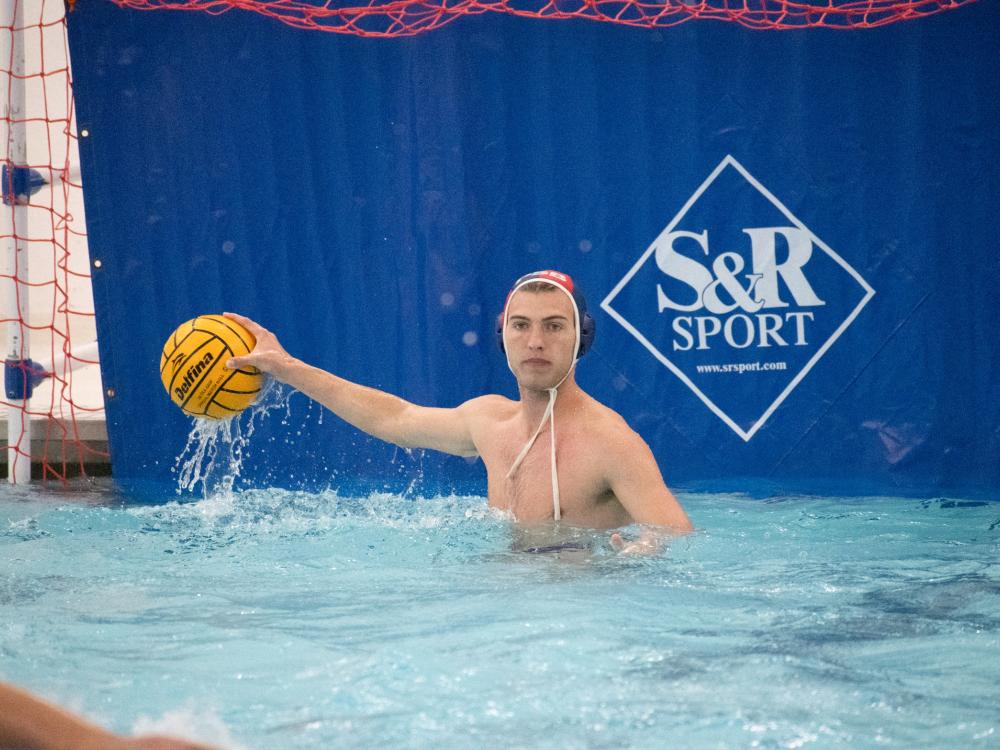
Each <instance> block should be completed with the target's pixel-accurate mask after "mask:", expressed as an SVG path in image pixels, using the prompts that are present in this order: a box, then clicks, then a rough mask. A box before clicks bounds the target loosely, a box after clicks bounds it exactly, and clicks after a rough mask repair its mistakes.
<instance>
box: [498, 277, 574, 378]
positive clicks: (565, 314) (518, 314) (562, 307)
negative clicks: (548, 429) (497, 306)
mask: <svg viewBox="0 0 1000 750" xmlns="http://www.w3.org/2000/svg"><path fill="white" fill-rule="evenodd" d="M507 309H508V314H507V330H506V348H507V358H508V360H509V362H510V366H511V369H512V370H513V371H514V375H515V377H517V382H518V383H519V384H520V385H522V386H524V387H525V388H530V389H532V390H544V389H546V388H552V387H554V386H555V385H556V384H558V383H559V381H560V380H562V379H563V376H565V375H566V373H567V372H568V371H569V368H570V365H571V364H572V363H573V349H574V347H575V346H576V328H575V321H574V315H573V303H572V302H571V301H570V299H569V297H567V296H566V295H565V294H563V293H562V292H561V291H559V290H558V289H553V290H552V291H551V292H549V291H546V292H526V291H520V292H515V293H514V296H513V297H512V298H511V300H510V304H509V305H508V308H507Z"/></svg>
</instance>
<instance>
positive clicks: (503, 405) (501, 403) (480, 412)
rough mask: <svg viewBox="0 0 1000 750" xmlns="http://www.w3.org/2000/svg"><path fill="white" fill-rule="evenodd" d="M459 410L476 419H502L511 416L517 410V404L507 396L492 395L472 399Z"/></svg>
mask: <svg viewBox="0 0 1000 750" xmlns="http://www.w3.org/2000/svg"><path fill="white" fill-rule="evenodd" d="M458 408H460V409H462V410H463V411H465V412H467V413H468V414H470V415H471V416H474V417H477V416H481V417H493V418H502V417H505V416H509V415H511V414H512V413H513V412H514V411H515V410H516V409H517V402H516V401H511V400H510V399H509V398H506V397H505V396H499V395H497V394H493V393H490V394H487V395H485V396H477V397H476V398H470V399H469V400H468V401H466V402H465V403H464V404H462V405H461V406H460V407H458Z"/></svg>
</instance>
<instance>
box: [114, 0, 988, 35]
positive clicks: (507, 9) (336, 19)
mask: <svg viewBox="0 0 1000 750" xmlns="http://www.w3.org/2000/svg"><path fill="white" fill-rule="evenodd" d="M113 1H114V2H115V3H116V4H117V5H119V6H121V7H123V8H132V9H135V10H161V9H162V10H196V11H204V12H207V13H213V14H219V13H225V12H226V11H230V10H235V9H241V10H250V11H254V12H256V13H260V14H262V15H265V16H270V17H271V18H275V19H277V20H279V21H281V22H282V23H286V24H288V25H290V26H295V27H297V28H303V29H317V30H320V31H332V32H334V33H338V34H353V35H356V36H375V37H396V36H412V35H414V34H419V33H421V32H424V31H430V30H431V29H436V28H439V27H441V26H444V25H445V24H446V23H449V22H451V21H454V20H455V19H457V18H460V17H461V16H465V15H469V14H475V13H487V12H489V13H506V14H509V15H515V16H527V17H531V18H553V19H555V18H559V19H565V18H585V19H588V20H591V21H605V22H609V23H618V24H625V25H628V26H641V27H649V28H662V27H665V26H676V25H677V24H681V23H685V22H687V21H694V20H698V19H709V20H715V21H728V22H732V23H738V24H740V25H742V26H746V27H748V28H752V29H773V30H781V29H802V28H812V27H824V28H835V29H865V28H873V27H876V26H884V25H886V24H890V23H895V22H897V21H906V20H910V19H916V18H922V17H924V16H928V15H931V14H933V13H938V12H940V11H944V10H949V9H953V8H958V7H960V6H962V5H967V4H969V3H971V2H975V1H976V0H826V2H823V1H822V0H813V1H812V2H809V1H805V2H802V1H800V2H793V1H792V0H701V1H700V2H695V1H693V0H692V1H691V2H681V1H680V0H662V2H653V1H650V0H646V1H644V0H495V1H494V2H491V1H490V0H441V1H440V2H431V1H429V0H372V2H369V3H363V4H357V5H353V4H351V3H350V2H332V1H331V0H328V1H327V2H307V1H306V0H113Z"/></svg>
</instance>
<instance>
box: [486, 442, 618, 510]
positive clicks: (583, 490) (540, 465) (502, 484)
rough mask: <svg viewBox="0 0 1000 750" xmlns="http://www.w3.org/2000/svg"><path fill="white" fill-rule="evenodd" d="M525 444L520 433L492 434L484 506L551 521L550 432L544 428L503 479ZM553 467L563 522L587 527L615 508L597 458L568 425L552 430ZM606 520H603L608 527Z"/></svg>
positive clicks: (587, 444)
mask: <svg viewBox="0 0 1000 750" xmlns="http://www.w3.org/2000/svg"><path fill="white" fill-rule="evenodd" d="M525 442H526V439H525V438H524V436H523V432H520V431H517V432H515V431H514V430H506V431H502V430H497V431H496V433H495V434H494V436H493V440H492V441H490V444H489V446H488V448H487V449H486V450H483V451H481V455H482V458H483V462H484V463H485V464H486V471H487V475H488V484H489V502H490V505H492V506H494V507H497V508H500V509H502V510H508V511H511V512H512V513H513V514H514V517H515V518H516V519H517V520H518V521H521V522H532V521H544V520H548V519H552V518H553V502H552V497H553V488H552V472H551V465H552V461H551V451H552V448H551V433H550V432H549V428H548V427H546V428H545V429H543V430H542V432H541V433H540V434H539V435H538V438H537V439H536V440H535V443H534V445H532V447H531V449H530V450H529V451H528V454H527V455H526V456H525V457H524V459H523V461H522V462H521V464H520V466H519V467H518V469H517V471H516V472H514V473H513V474H512V475H511V476H509V477H508V476H507V474H508V472H509V471H510V468H511V466H512V465H513V464H514V461H515V460H516V458H517V456H518V454H519V453H520V451H521V449H522V448H523V447H524V444H525ZM556 466H557V469H558V481H559V501H560V509H561V515H562V517H563V519H564V520H566V521H570V522H573V521H574V520H576V521H579V522H581V523H587V524H593V523H594V522H595V515H596V516H602V515H607V511H608V510H611V509H610V508H605V507H604V506H606V505H607V504H609V503H613V505H614V506H617V507H619V508H620V506H619V504H618V503H617V501H615V498H614V495H613V494H612V493H611V491H610V488H609V486H608V484H607V481H606V480H605V476H606V472H605V470H604V466H603V463H602V461H601V458H600V456H599V455H597V453H596V452H595V450H594V446H593V445H592V443H591V442H590V441H587V439H586V435H583V434H581V432H580V431H579V429H576V428H575V427H574V425H571V424H567V425H562V424H557V425H556ZM610 521H611V519H609V522H610Z"/></svg>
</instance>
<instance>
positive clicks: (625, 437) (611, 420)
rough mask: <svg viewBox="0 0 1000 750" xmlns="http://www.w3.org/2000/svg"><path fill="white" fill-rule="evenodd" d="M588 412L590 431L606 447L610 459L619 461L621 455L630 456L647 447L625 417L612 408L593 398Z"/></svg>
mask: <svg viewBox="0 0 1000 750" xmlns="http://www.w3.org/2000/svg"><path fill="white" fill-rule="evenodd" d="M588 410H589V412H590V414H589V415H588V423H589V425H588V426H589V429H591V430H592V431H593V434H594V437H595V438H597V439H598V440H599V441H600V443H601V445H602V446H605V449H606V455H607V456H608V457H609V458H613V459H615V460H617V459H618V458H619V456H620V454H624V455H628V454H629V452H631V451H633V450H635V449H636V448H637V447H645V446H646V441H645V440H643V438H642V436H641V435H639V433H638V432H636V431H635V430H633V429H632V427H631V426H630V425H629V423H628V422H626V421H625V417H623V416H622V415H621V414H619V413H618V412H617V411H615V410H614V409H612V408H611V407H610V406H605V405H604V404H602V403H601V402H600V401H597V400H596V399H593V398H592V399H591V400H590V404H589V406H588Z"/></svg>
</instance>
